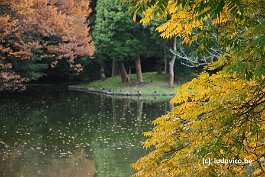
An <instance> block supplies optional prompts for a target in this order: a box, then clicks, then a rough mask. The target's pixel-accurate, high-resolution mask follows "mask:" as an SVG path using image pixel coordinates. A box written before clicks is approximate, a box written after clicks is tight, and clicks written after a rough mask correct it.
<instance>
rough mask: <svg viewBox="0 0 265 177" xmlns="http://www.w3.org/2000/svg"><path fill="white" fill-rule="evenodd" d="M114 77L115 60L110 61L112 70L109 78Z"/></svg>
mask: <svg viewBox="0 0 265 177" xmlns="http://www.w3.org/2000/svg"><path fill="white" fill-rule="evenodd" d="M115 75H116V62H115V59H112V69H111V77H114V76H115Z"/></svg>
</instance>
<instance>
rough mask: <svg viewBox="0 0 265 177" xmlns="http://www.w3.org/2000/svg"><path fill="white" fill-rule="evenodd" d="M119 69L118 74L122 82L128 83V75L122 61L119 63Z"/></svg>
mask: <svg viewBox="0 0 265 177" xmlns="http://www.w3.org/2000/svg"><path fill="white" fill-rule="evenodd" d="M119 69H120V76H121V80H122V82H127V83H130V77H129V75H128V74H127V71H126V69H125V66H124V63H123V62H120V63H119Z"/></svg>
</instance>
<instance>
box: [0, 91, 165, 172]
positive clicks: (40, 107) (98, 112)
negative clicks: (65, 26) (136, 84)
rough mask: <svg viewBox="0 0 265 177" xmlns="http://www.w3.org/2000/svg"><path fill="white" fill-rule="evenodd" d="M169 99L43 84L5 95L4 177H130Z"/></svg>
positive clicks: (0, 148) (1, 121) (0, 124)
mask: <svg viewBox="0 0 265 177" xmlns="http://www.w3.org/2000/svg"><path fill="white" fill-rule="evenodd" d="M168 109H169V103H168V100H164V101H158V100H156V101H143V100H141V99H140V100H137V99H136V100H135V99H134V100H133V99H121V98H111V97H106V96H102V95H93V94H87V93H79V92H71V91H67V90H65V89H61V88H60V89H51V88H50V89H39V90H38V89H37V90H35V91H28V92H25V93H23V94H13V95H10V94H8V95H0V141H3V142H4V143H5V144H3V143H0V176H1V177H109V176H114V177H129V176H131V175H132V174H133V172H134V171H133V169H132V168H131V166H130V165H131V163H133V162H135V161H136V160H137V159H138V158H139V157H141V156H143V155H144V154H146V153H147V151H146V150H144V149H143V148H142V145H141V141H143V140H144V139H145V138H144V137H143V135H142V132H143V131H148V130H150V129H151V128H152V125H151V121H152V120H154V119H155V118H156V117H158V116H160V115H162V114H165V113H167V111H168Z"/></svg>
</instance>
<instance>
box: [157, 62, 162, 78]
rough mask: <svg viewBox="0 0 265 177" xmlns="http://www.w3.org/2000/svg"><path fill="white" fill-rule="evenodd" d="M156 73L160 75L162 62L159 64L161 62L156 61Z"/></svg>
mask: <svg viewBox="0 0 265 177" xmlns="http://www.w3.org/2000/svg"><path fill="white" fill-rule="evenodd" d="M156 71H157V74H158V75H160V74H162V62H161V60H158V62H157V66H156Z"/></svg>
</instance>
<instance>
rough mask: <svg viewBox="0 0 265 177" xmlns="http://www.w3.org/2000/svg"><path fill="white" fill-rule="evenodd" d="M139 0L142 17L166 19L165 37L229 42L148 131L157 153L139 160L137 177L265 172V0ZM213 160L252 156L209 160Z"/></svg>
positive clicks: (206, 42) (203, 43)
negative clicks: (247, 160)
mask: <svg viewBox="0 0 265 177" xmlns="http://www.w3.org/2000/svg"><path fill="white" fill-rule="evenodd" d="M132 1H133V2H134V3H135V8H134V10H135V11H136V13H138V12H142V15H143V18H142V22H143V23H148V22H149V21H152V20H156V21H161V20H164V21H163V23H162V25H160V26H159V27H158V28H157V30H158V31H159V32H160V33H161V36H162V37H164V38H170V37H175V36H177V37H180V38H182V39H183V40H184V42H185V43H187V44H192V43H194V42H198V43H199V44H200V48H201V50H202V51H203V50H207V47H209V46H211V42H212V41H216V42H217V43H218V45H219V46H221V47H223V48H224V51H223V52H222V53H220V54H219V56H218V57H217V61H215V62H213V63H211V64H209V65H207V66H206V68H205V69H207V70H208V71H211V74H209V73H207V72H204V73H202V74H200V75H199V77H198V78H196V79H193V80H192V81H191V82H189V83H186V84H184V85H183V86H182V87H181V88H180V89H178V90H177V95H176V96H175V97H174V98H173V99H172V101H171V102H172V103H174V104H175V108H173V109H172V110H171V112H169V113H168V114H167V115H164V116H161V117H159V118H157V119H156V120H155V121H154V122H153V124H154V125H155V127H154V129H153V130H152V131H150V132H146V133H145V136H147V137H148V139H147V140H146V141H145V142H144V143H143V144H144V147H145V148H151V149H152V151H151V152H150V153H148V154H147V155H146V156H144V157H142V158H140V159H139V160H138V161H137V162H136V163H134V164H133V167H134V168H135V169H136V170H137V173H136V174H135V176H141V177H142V176H178V175H180V176H192V177H193V176H231V177H232V176H264V175H265V151H264V150H265V143H264V140H265V89H264V88H265V60H264V58H265V57H264V41H265V38H264V32H265V31H264V29H265V23H264V1H262V0H255V1H254V0H242V1H236V0H228V1H225V0H206V1H199V0H190V1H186V0H178V1H170V0H143V1H142V0H141V1H140V0H130V2H132ZM212 38H214V40H212ZM216 70H219V72H216ZM213 73H214V74H213ZM207 158H209V159H212V160H213V159H214V158H216V159H222V158H225V159H241V160H242V159H251V160H252V162H251V163H250V164H236V163H226V164H215V163H211V164H206V165H205V164H203V159H207Z"/></svg>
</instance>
